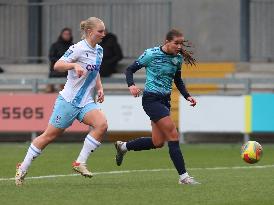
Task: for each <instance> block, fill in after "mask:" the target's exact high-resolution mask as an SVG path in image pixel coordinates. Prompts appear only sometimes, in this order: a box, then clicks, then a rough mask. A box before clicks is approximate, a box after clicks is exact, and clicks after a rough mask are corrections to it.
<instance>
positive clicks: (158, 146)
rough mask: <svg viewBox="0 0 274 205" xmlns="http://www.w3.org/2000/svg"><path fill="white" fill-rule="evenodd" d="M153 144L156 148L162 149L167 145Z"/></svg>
mask: <svg viewBox="0 0 274 205" xmlns="http://www.w3.org/2000/svg"><path fill="white" fill-rule="evenodd" d="M153 144H154V146H155V147H156V148H162V147H163V146H164V145H165V143H156V144H155V143H153Z"/></svg>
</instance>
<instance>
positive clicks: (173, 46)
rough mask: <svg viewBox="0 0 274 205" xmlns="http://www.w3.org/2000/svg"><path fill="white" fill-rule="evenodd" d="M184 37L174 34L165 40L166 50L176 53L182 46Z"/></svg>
mask: <svg viewBox="0 0 274 205" xmlns="http://www.w3.org/2000/svg"><path fill="white" fill-rule="evenodd" d="M183 43H184V37H183V36H175V37H174V38H173V39H172V40H171V41H167V42H166V44H167V50H168V53H170V54H173V55H177V54H178V53H179V52H180V51H181V50H182V48H183Z"/></svg>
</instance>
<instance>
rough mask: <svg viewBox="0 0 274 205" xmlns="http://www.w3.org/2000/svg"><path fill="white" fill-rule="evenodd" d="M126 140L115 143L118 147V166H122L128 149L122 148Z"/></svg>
mask: <svg viewBox="0 0 274 205" xmlns="http://www.w3.org/2000/svg"><path fill="white" fill-rule="evenodd" d="M124 143H125V142H122V141H117V142H115V143H114V145H115V148H116V151H117V153H116V157H115V159H116V164H117V166H120V165H121V164H122V162H123V159H124V155H125V154H126V152H127V150H122V145H123V144H124Z"/></svg>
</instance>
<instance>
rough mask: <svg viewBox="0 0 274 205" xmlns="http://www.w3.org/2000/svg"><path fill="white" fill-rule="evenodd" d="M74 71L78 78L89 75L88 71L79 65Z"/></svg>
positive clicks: (75, 66)
mask: <svg viewBox="0 0 274 205" xmlns="http://www.w3.org/2000/svg"><path fill="white" fill-rule="evenodd" d="M74 70H75V72H76V74H77V76H78V78H80V77H82V76H85V75H86V73H87V71H86V70H85V69H84V68H82V67H81V66H80V65H79V64H75V65H74Z"/></svg>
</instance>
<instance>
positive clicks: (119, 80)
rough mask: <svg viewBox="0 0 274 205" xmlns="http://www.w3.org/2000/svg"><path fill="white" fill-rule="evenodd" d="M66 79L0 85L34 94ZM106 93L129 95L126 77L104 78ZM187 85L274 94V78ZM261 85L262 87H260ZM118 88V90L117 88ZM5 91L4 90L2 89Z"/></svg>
mask: <svg viewBox="0 0 274 205" xmlns="http://www.w3.org/2000/svg"><path fill="white" fill-rule="evenodd" d="M134 81H135V83H136V84H139V85H140V86H141V87H142V86H144V85H143V84H144V82H145V78H143V77H136V78H135V79H134ZM65 82H66V78H56V79H55V78H50V79H49V78H33V79H30V78H28V79H25V78H22V79H19V78H18V79H16V78H12V79H8V78H6V79H3V78H2V79H0V85H10V86H11V85H20V89H24V90H28V91H31V92H34V93H38V92H39V91H42V89H40V86H41V85H47V84H64V83H65ZM102 82H103V85H104V87H105V92H106V93H107V94H111V93H115V94H129V93H128V88H127V85H126V83H125V78H124V76H121V77H111V78H102ZM184 82H185V83H186V85H189V84H201V85H203V84H215V85H217V86H218V88H217V89H216V91H212V92H210V93H207V94H206V95H212V94H213V95H246V94H250V93H251V92H254V91H255V92H274V79H273V78H203V79H197V78H187V79H185V80H184ZM258 85H260V86H258ZM117 86H118V88H117ZM2 90H3V89H2ZM4 90H5V91H10V92H16V91H18V89H15V90H12V89H4ZM0 92H1V87H0Z"/></svg>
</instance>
